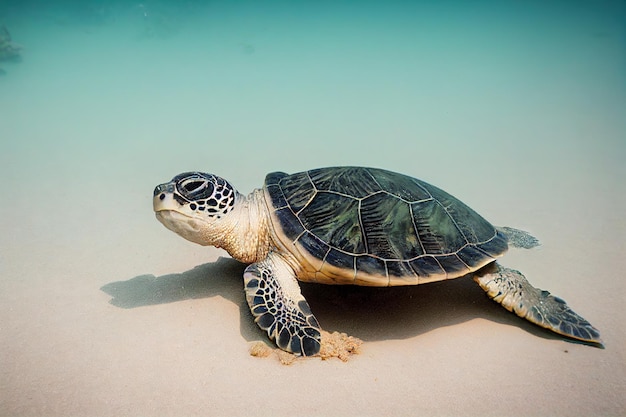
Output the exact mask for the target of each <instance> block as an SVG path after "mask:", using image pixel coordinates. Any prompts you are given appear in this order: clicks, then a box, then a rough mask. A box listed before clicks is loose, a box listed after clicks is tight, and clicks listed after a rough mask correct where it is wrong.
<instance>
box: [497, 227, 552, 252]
mask: <svg viewBox="0 0 626 417" xmlns="http://www.w3.org/2000/svg"><path fill="white" fill-rule="evenodd" d="M496 230H498V232H500V233H502V234H503V235H505V236H506V238H507V241H508V243H509V245H510V246H513V247H514V248H522V249H532V248H534V247H536V246H539V245H540V244H541V243H539V239H537V238H536V237H534V236H533V235H531V234H530V233H528V232H526V231H524V230H520V229H514V228H512V227H506V226H504V227H496Z"/></svg>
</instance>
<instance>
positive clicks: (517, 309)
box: [153, 167, 601, 356]
mask: <svg viewBox="0 0 626 417" xmlns="http://www.w3.org/2000/svg"><path fill="white" fill-rule="evenodd" d="M153 205H154V211H155V213H156V217H157V219H158V220H159V221H160V222H161V223H163V225H165V227H167V228H168V229H170V230H172V231H174V232H176V233H177V234H179V235H181V236H182V237H184V238H185V239H188V240H190V241H192V242H195V243H198V244H200V245H211V246H215V247H218V248H224V249H225V250H226V251H227V252H228V253H229V254H230V255H231V256H232V257H233V258H235V259H237V260H239V261H241V262H243V263H246V264H249V266H248V267H247V268H246V269H245V272H244V285H245V293H246V300H247V302H248V305H249V306H250V310H251V311H252V314H253V316H254V317H255V321H256V323H257V324H258V325H259V327H261V329H263V330H265V331H267V334H268V335H269V337H270V338H271V339H272V340H274V341H275V342H276V344H277V345H278V347H280V348H281V349H283V350H285V351H288V352H292V353H295V354H296V355H305V356H311V355H315V354H317V353H318V352H319V350H320V343H321V336H320V325H319V324H318V321H317V319H316V318H315V316H314V315H313V313H312V312H311V309H310V307H309V305H308V303H307V301H306V300H305V299H304V297H303V296H302V294H301V292H300V287H299V285H298V280H299V281H306V282H316V283H320V284H352V285H363V286H378V287H387V286H396V285H417V284H422V283H427V282H433V281H440V280H445V279H451V278H458V277H462V276H466V275H471V276H473V278H474V280H475V281H476V282H477V283H478V284H479V285H480V286H481V288H483V290H485V291H486V292H487V294H488V296H489V297H490V298H492V299H494V300H495V301H497V302H498V303H500V304H502V306H503V307H504V308H506V309H507V310H509V311H512V312H514V313H516V314H517V315H519V316H521V317H524V318H526V319H527V320H529V321H531V322H533V323H535V324H537V325H539V326H541V327H545V328H547V329H550V330H552V331H554V332H556V333H559V334H561V335H564V336H567V337H570V338H573V339H578V340H581V341H584V342H588V343H590V344H595V345H599V346H601V340H600V334H599V332H598V330H596V329H595V328H594V327H593V326H592V325H591V324H590V323H589V322H587V321H586V320H585V319H583V318H582V317H580V316H579V315H577V314H576V313H574V312H573V311H572V310H571V309H570V308H569V307H568V306H567V304H565V302H564V301H563V300H561V299H560V298H557V297H555V296H552V295H550V293H549V292H547V291H542V290H539V289H537V288H535V287H533V286H532V285H531V284H530V283H528V281H527V280H526V278H525V277H524V275H522V274H521V273H520V272H518V271H514V270H512V269H508V268H505V267H502V266H500V265H497V264H496V263H495V262H494V261H495V260H496V258H498V257H500V256H502V255H503V254H504V253H505V252H506V251H507V249H508V246H509V245H511V246H518V247H526V248H528V247H532V246H536V245H537V244H538V242H537V241H536V240H535V239H534V238H533V237H532V236H530V235H529V234H528V233H526V232H523V231H520V230H517V229H512V228H504V227H502V228H501V227H494V226H492V225H491V224H490V223H489V222H487V221H486V220H485V219H484V218H482V217H481V216H480V215H479V214H477V213H476V212H475V211H473V210H472V209H470V208H469V207H468V206H466V205H465V204H463V203H462V202H461V201H459V200H457V199H456V198H454V197H453V196H451V195H450V194H448V193H446V192H445V191H442V190H441V189H439V188H437V187H434V186H432V185H430V184H427V183H426V182H424V181H421V180H418V179H415V178H411V177H409V176H406V175H402V174H398V173H394V172H390V171H386V170H382V169H375V168H361V167H335V168H321V169H314V170H310V171H305V172H299V173H296V174H291V175H288V174H285V173H283V172H274V173H271V174H269V175H267V177H266V178H265V185H264V186H263V188H261V189H256V190H254V191H252V193H250V194H249V195H248V196H244V195H242V194H240V193H239V192H237V191H236V190H235V188H233V186H232V185H231V184H230V183H228V182H227V181H226V180H225V179H223V178H221V177H218V176H216V175H213V174H207V173H202V172H186V173H182V174H180V175H177V176H175V177H174V178H173V179H172V180H171V181H170V182H167V183H164V184H161V185H158V186H157V187H156V188H155V190H154V198H153Z"/></svg>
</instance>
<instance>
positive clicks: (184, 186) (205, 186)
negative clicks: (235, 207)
mask: <svg viewBox="0 0 626 417" xmlns="http://www.w3.org/2000/svg"><path fill="white" fill-rule="evenodd" d="M178 190H179V191H180V193H181V194H182V195H183V196H184V197H185V198H187V199H189V200H201V199H204V198H207V197H209V196H211V194H213V184H212V183H211V182H210V181H207V180H205V179H201V178H190V179H188V180H186V181H182V182H181V183H180V184H179V185H178Z"/></svg>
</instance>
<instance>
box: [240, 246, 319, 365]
mask: <svg viewBox="0 0 626 417" xmlns="http://www.w3.org/2000/svg"><path fill="white" fill-rule="evenodd" d="M243 277H244V283H245V286H246V300H247V301H248V305H249V306H250V311H251V312H252V314H253V315H254V317H255V321H256V323H257V324H258V325H259V327H260V328H261V329H263V330H266V331H267V334H268V335H269V337H270V338H271V339H272V340H274V341H276V345H278V347H279V348H281V349H283V350H285V351H287V352H292V353H294V354H296V355H304V356H312V355H316V354H317V353H319V351H320V345H321V334H320V327H319V324H318V323H317V319H316V318H315V316H314V315H313V313H312V312H311V308H310V307H309V304H308V303H307V302H306V300H305V299H304V297H303V296H302V293H301V292H300V286H299V285H298V281H297V280H296V278H295V275H294V271H293V269H292V268H291V267H290V266H289V265H288V264H287V263H286V262H285V261H284V260H283V259H282V258H281V257H280V256H279V255H277V254H275V253H270V255H269V256H268V257H267V258H266V259H264V260H262V261H261V262H258V263H255V264H252V265H250V266H248V267H247V268H246V270H245V272H244V275H243Z"/></svg>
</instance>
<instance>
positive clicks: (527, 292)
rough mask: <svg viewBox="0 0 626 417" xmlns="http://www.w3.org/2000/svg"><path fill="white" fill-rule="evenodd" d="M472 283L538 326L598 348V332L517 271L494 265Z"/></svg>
mask: <svg viewBox="0 0 626 417" xmlns="http://www.w3.org/2000/svg"><path fill="white" fill-rule="evenodd" d="M474 281H476V282H477V283H478V285H480V287H481V288H482V289H483V290H485V292H486V293H487V295H488V296H489V298H491V299H493V300H494V301H497V302H498V303H500V304H501V305H502V306H503V307H504V308H506V309H507V310H509V311H511V312H513V313H515V314H517V315H518V316H520V317H523V318H525V319H526V320H528V321H530V322H532V323H535V324H536V325H538V326H541V327H544V328H546V329H549V330H552V331H553V332H555V333H558V334H561V335H563V336H567V337H571V338H573V339H577V340H581V341H583V342H587V343H591V344H595V345H600V346H601V347H603V345H602V340H601V339H600V332H599V331H598V330H597V329H596V328H595V327H593V326H592V325H591V324H590V323H589V322H588V321H587V320H585V319H584V318H582V317H581V316H579V315H578V314H576V313H575V312H574V311H573V310H572V309H571V308H569V306H568V305H567V304H566V303H565V301H563V300H562V299H560V298H559V297H555V296H554V295H552V294H550V293H549V292H548V291H544V290H540V289H539V288H535V287H533V286H532V285H531V284H530V283H529V282H528V280H526V277H525V276H524V275H523V274H522V273H521V272H519V271H516V270H513V269H509V268H505V267H503V266H500V265H498V264H495V265H494V267H493V269H492V270H488V271H487V272H485V273H484V274H476V275H475V276H474Z"/></svg>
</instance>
